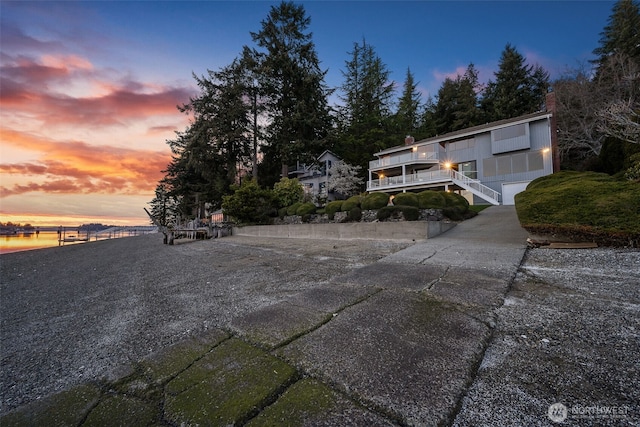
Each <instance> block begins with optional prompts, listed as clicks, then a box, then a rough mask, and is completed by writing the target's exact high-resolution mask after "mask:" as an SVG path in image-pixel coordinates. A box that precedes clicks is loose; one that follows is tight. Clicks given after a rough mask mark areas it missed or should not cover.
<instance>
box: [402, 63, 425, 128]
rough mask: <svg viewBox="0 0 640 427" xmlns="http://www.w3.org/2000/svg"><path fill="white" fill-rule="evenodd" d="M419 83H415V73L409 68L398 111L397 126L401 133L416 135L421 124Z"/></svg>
mask: <svg viewBox="0 0 640 427" xmlns="http://www.w3.org/2000/svg"><path fill="white" fill-rule="evenodd" d="M417 86H418V84H417V83H414V78H413V74H411V70H410V69H409V68H407V77H406V80H405V81H404V87H403V90H402V96H401V97H400V99H399V100H398V110H397V112H396V126H397V129H398V130H399V131H400V133H404V134H407V135H414V134H415V132H416V130H417V129H418V126H419V119H420V93H418V91H417V90H416V88H417Z"/></svg>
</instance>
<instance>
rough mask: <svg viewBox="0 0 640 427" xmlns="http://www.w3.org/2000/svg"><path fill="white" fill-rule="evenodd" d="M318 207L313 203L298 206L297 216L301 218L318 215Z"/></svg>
mask: <svg viewBox="0 0 640 427" xmlns="http://www.w3.org/2000/svg"><path fill="white" fill-rule="evenodd" d="M316 210H317V208H316V205H314V204H313V203H311V202H307V203H302V204H300V206H298V209H296V215H300V216H305V215H311V214H313V213H316Z"/></svg>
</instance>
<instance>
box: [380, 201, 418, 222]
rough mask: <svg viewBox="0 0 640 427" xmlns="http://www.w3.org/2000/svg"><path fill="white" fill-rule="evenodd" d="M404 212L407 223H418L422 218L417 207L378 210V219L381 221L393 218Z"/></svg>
mask: <svg viewBox="0 0 640 427" xmlns="http://www.w3.org/2000/svg"><path fill="white" fill-rule="evenodd" d="M399 212H402V216H403V217H404V219H405V220H406V221H417V220H418V219H419V218H420V210H419V209H418V208H416V207H415V206H403V205H400V206H385V207H383V208H381V209H378V213H377V215H376V217H377V218H378V220H379V221H384V220H387V219H389V218H391V217H392V216H393V215H394V214H397V213H399Z"/></svg>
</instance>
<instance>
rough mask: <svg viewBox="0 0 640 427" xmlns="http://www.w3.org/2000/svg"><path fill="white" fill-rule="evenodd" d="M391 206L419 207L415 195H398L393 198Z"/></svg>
mask: <svg viewBox="0 0 640 427" xmlns="http://www.w3.org/2000/svg"><path fill="white" fill-rule="evenodd" d="M393 204H394V205H396V206H413V207H415V208H419V207H420V201H419V200H418V195H417V194H416V193H400V194H396V196H395V197H394V198H393Z"/></svg>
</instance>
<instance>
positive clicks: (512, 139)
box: [491, 123, 531, 154]
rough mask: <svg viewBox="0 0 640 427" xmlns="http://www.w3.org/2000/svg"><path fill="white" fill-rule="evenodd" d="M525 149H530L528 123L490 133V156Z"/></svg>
mask: <svg viewBox="0 0 640 427" xmlns="http://www.w3.org/2000/svg"><path fill="white" fill-rule="evenodd" d="M527 148H531V140H530V138H529V124H528V123H522V124H519V125H513V126H507V127H504V128H500V129H495V130H492V131H491V154H500V153H508V152H510V151H518V150H524V149H527Z"/></svg>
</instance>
